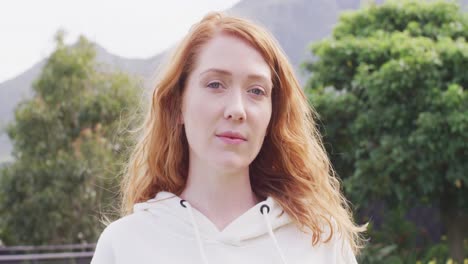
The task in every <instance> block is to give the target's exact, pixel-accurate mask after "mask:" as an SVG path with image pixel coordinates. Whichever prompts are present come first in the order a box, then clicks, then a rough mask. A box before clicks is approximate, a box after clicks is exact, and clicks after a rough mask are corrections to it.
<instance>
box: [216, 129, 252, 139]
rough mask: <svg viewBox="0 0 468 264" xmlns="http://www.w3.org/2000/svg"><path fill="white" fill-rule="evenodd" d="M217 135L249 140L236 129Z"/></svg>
mask: <svg viewBox="0 0 468 264" xmlns="http://www.w3.org/2000/svg"><path fill="white" fill-rule="evenodd" d="M216 136H217V137H225V138H230V139H241V140H243V141H247V139H246V138H245V137H244V136H243V135H242V134H241V133H239V132H235V131H225V132H223V133H220V134H216Z"/></svg>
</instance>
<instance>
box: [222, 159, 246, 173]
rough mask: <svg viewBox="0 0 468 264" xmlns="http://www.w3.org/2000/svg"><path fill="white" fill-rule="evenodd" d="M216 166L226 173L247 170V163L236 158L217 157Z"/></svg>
mask: <svg viewBox="0 0 468 264" xmlns="http://www.w3.org/2000/svg"><path fill="white" fill-rule="evenodd" d="M215 160H216V164H217V165H218V166H219V167H220V168H223V170H226V171H238V170H244V169H248V168H249V165H250V164H249V162H248V161H246V160H245V159H241V158H236V157H218V158H217V159H215Z"/></svg>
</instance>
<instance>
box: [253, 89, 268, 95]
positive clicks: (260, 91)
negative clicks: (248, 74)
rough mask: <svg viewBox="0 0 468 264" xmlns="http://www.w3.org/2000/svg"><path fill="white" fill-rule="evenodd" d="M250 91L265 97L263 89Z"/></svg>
mask: <svg viewBox="0 0 468 264" xmlns="http://www.w3.org/2000/svg"><path fill="white" fill-rule="evenodd" d="M250 91H253V93H254V94H255V95H265V92H264V91H263V90H262V89H259V88H254V89H252V90H250Z"/></svg>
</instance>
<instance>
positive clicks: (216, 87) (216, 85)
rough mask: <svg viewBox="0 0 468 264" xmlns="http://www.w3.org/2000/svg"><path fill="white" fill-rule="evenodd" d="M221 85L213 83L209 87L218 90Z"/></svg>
mask: <svg viewBox="0 0 468 264" xmlns="http://www.w3.org/2000/svg"><path fill="white" fill-rule="evenodd" d="M220 85H221V83H220V82H211V83H209V84H208V85H207V86H208V87H210V88H214V89H218V88H220Z"/></svg>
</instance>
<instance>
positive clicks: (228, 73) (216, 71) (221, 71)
mask: <svg viewBox="0 0 468 264" xmlns="http://www.w3.org/2000/svg"><path fill="white" fill-rule="evenodd" d="M209 72H215V73H218V74H222V75H228V76H232V73H231V72H230V71H226V70H222V69H216V68H210V69H208V70H206V71H203V72H202V73H200V76H202V75H203V74H206V73H209ZM247 79H256V80H262V81H265V82H267V83H268V84H269V85H270V86H273V84H272V83H271V80H270V79H268V78H267V77H266V76H265V75H260V74H249V75H247Z"/></svg>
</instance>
